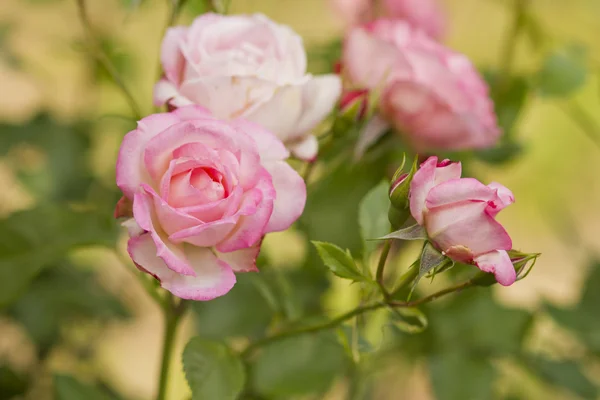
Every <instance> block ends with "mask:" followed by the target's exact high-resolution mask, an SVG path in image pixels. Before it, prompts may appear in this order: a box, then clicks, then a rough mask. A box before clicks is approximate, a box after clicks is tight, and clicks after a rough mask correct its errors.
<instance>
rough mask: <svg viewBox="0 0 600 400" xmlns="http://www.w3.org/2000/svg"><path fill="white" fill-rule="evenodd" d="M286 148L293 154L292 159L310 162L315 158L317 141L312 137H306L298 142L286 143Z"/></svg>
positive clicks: (317, 148)
mask: <svg viewBox="0 0 600 400" xmlns="http://www.w3.org/2000/svg"><path fill="white" fill-rule="evenodd" d="M288 147H289V148H290V151H291V152H292V153H293V154H294V157H296V158H299V159H300V160H304V161H309V162H312V161H314V160H315V159H316V158H317V153H318V151H319V141H318V140H317V138H316V137H314V136H313V135H306V136H305V137H304V138H303V139H301V140H300V141H298V142H294V143H288Z"/></svg>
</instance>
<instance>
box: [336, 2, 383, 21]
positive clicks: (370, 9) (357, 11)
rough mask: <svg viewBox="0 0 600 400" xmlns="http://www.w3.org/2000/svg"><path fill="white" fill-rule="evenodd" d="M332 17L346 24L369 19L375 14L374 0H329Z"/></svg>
mask: <svg viewBox="0 0 600 400" xmlns="http://www.w3.org/2000/svg"><path fill="white" fill-rule="evenodd" d="M330 3H331V6H332V9H333V12H334V13H335V14H334V17H335V18H336V19H338V20H341V21H342V22H343V24H344V25H346V26H353V25H358V24H362V23H365V22H369V21H371V20H372V19H373V18H374V16H375V7H374V3H375V2H374V0H331V1H330Z"/></svg>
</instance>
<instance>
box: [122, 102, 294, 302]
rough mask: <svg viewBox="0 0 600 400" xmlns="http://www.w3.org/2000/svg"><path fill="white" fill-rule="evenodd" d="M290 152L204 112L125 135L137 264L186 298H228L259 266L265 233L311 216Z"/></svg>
mask: <svg viewBox="0 0 600 400" xmlns="http://www.w3.org/2000/svg"><path fill="white" fill-rule="evenodd" d="M288 156H289V153H288V151H287V150H286V148H285V147H284V145H283V144H282V143H281V141H280V140H279V139H277V137H275V136H274V135H273V134H271V133H270V132H268V131H266V130H265V129H264V128H262V127H260V126H258V125H256V124H253V123H250V122H247V121H243V120H232V121H222V120H219V119H216V118H214V117H213V116H211V115H210V113H208V112H207V111H206V110H204V109H202V108H200V107H198V106H187V107H182V108H179V109H177V110H175V111H173V112H170V113H163V114H154V115H150V116H148V117H146V118H144V119H142V120H141V121H139V123H138V127H137V129H135V130H133V131H131V132H129V133H128V134H127V135H126V136H125V138H124V139H123V144H122V145H121V149H120V151H119V157H118V161H117V185H118V186H119V188H120V189H121V190H122V191H123V194H124V196H125V200H123V201H121V202H119V205H118V206H117V211H116V214H117V215H118V216H123V214H127V210H126V207H125V206H124V205H125V204H128V203H129V204H131V203H133V218H131V219H129V220H127V221H126V222H125V225H126V226H127V227H128V229H129V233H130V236H131V238H130V239H129V243H128V250H129V253H130V255H131V258H132V259H133V261H134V262H135V263H136V265H137V266H138V267H139V268H140V269H141V270H143V271H145V272H147V273H149V274H151V275H153V276H154V277H156V278H157V279H158V280H159V281H160V283H161V286H162V287H163V288H165V289H167V290H169V291H170V292H172V293H173V294H175V295H176V296H178V297H181V298H184V299H193V300H210V299H213V298H215V297H218V296H221V295H223V294H225V293H227V292H228V291H229V290H230V289H231V288H232V287H233V285H234V283H235V281H236V279H235V274H234V273H235V272H247V271H255V270H256V263H255V261H256V257H257V256H258V252H259V250H260V243H261V240H262V237H263V236H264V235H265V234H266V233H268V232H273V231H281V230H284V229H287V228H288V227H289V226H290V225H291V224H292V223H293V222H294V221H295V220H296V219H297V218H298V217H299V216H300V214H301V213H302V211H303V209H304V204H305V201H306V188H305V185H304V181H303V180H302V178H301V177H300V176H299V175H298V174H297V173H296V172H295V171H294V170H293V169H292V168H291V167H290V166H289V165H288V164H287V163H286V162H285V159H286V158H287V157H288Z"/></svg>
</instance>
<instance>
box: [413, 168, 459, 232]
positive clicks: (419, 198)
mask: <svg viewBox="0 0 600 400" xmlns="http://www.w3.org/2000/svg"><path fill="white" fill-rule="evenodd" d="M460 174H461V164H460V163H453V162H449V161H446V160H444V161H442V162H441V163H439V164H438V158H437V157H429V158H428V159H427V160H425V162H423V163H422V164H421V166H420V168H419V169H418V170H417V172H416V173H415V175H414V177H413V180H412V182H411V184H410V213H411V214H412V216H413V217H414V219H415V220H416V221H417V222H418V223H419V225H423V212H424V211H425V210H426V204H425V202H426V199H427V195H428V193H429V191H430V190H431V188H433V187H434V186H435V185H439V184H440V183H442V182H445V181H447V180H450V179H456V178H460Z"/></svg>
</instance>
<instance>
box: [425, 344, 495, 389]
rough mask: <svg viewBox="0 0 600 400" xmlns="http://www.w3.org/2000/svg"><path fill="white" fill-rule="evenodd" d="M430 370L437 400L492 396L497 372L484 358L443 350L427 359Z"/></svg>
mask: <svg viewBox="0 0 600 400" xmlns="http://www.w3.org/2000/svg"><path fill="white" fill-rule="evenodd" d="M429 372H430V374H431V382H432V384H433V391H434V392H435V396H436V397H435V398H436V399H437V400H476V399H481V400H487V399H493V398H494V396H493V383H494V379H495V378H496V371H495V370H494V368H493V367H492V366H491V365H490V363H489V362H488V361H487V360H486V359H485V358H482V357H476V356H470V355H469V354H465V353H462V352H459V351H445V352H443V353H440V354H436V355H434V356H433V357H431V358H430V360H429Z"/></svg>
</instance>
